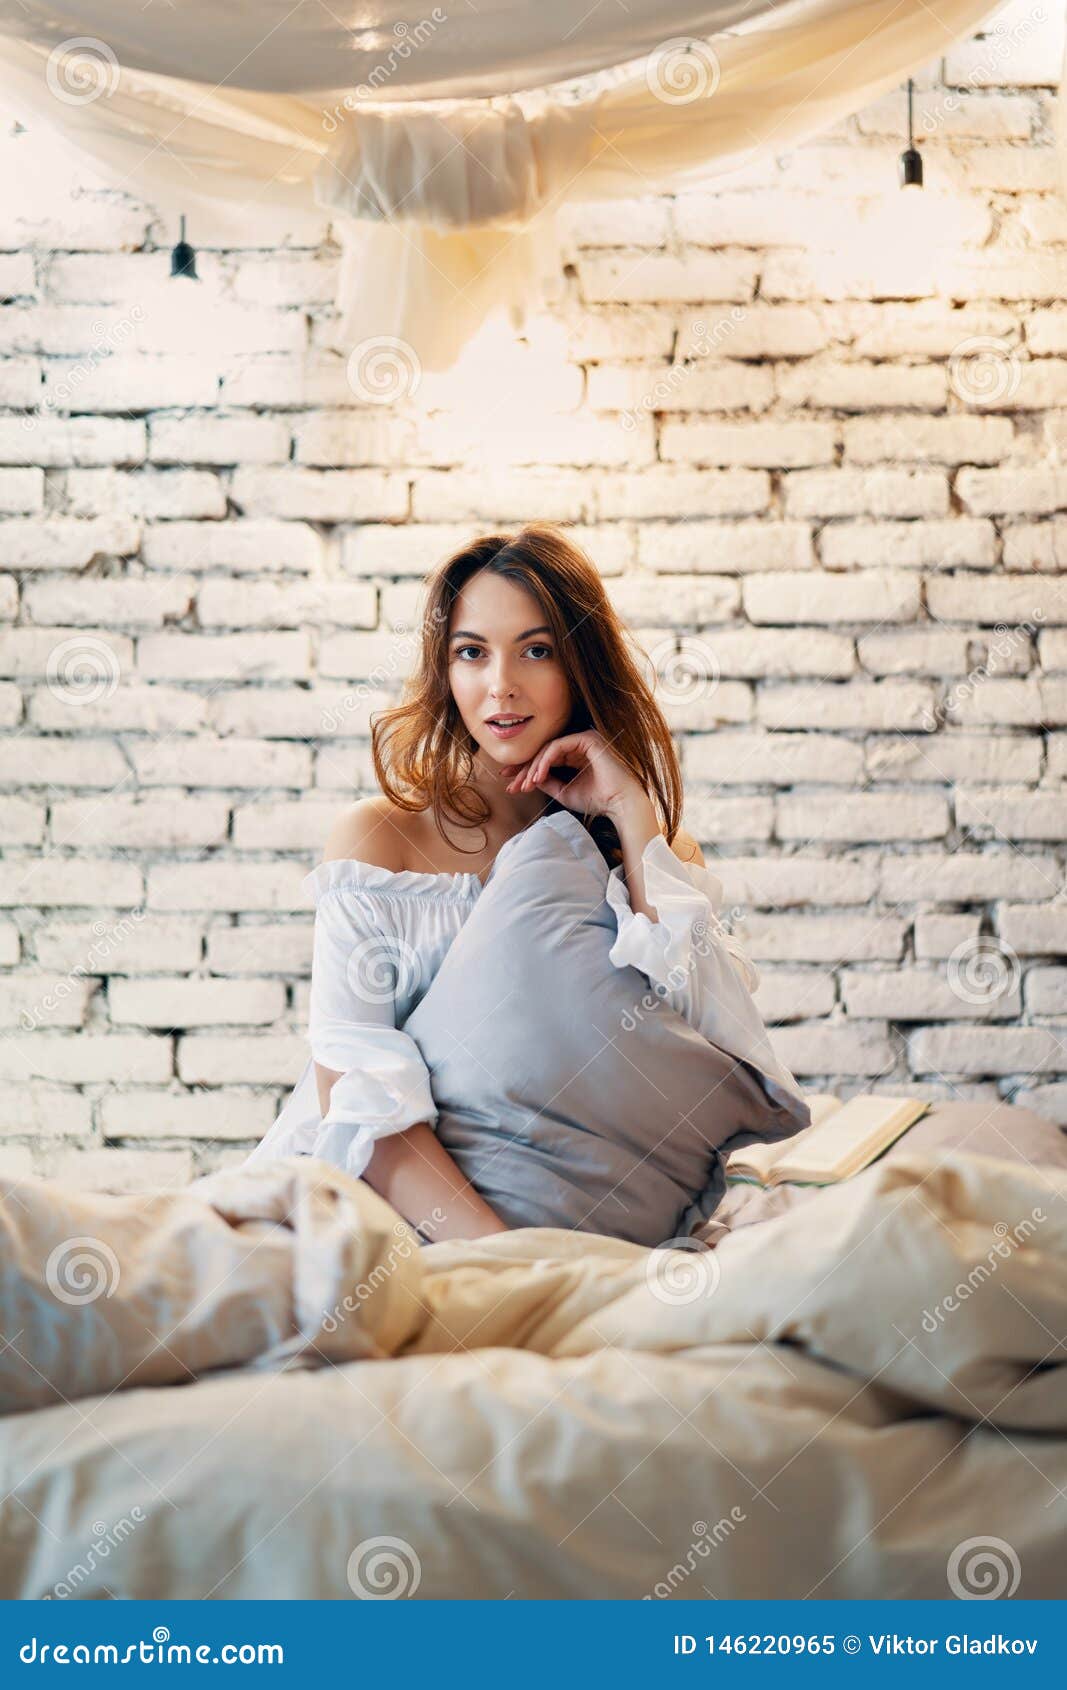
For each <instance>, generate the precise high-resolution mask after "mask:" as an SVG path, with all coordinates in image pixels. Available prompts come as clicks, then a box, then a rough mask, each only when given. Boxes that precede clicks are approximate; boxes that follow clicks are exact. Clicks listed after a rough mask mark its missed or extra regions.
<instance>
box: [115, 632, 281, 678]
mask: <svg viewBox="0 0 1067 1690" xmlns="http://www.w3.org/2000/svg"><path fill="white" fill-rule="evenodd" d="M137 667H138V670H139V671H140V673H141V676H142V677H143V678H144V679H146V680H175V681H179V680H180V681H214V680H224V681H234V680H257V681H284V680H305V679H307V677H308V676H309V675H310V673H311V647H310V643H309V640H308V636H307V634H306V633H304V632H300V633H275V632H270V633H256V634H255V635H245V634H204V635H199V634H185V633H174V634H168V633H164V634H148V635H146V636H145V637H144V638H143V639H142V640H139V641H138V645H137Z"/></svg>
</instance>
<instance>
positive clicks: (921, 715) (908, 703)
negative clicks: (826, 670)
mask: <svg viewBox="0 0 1067 1690" xmlns="http://www.w3.org/2000/svg"><path fill="white" fill-rule="evenodd" d="M933 704H934V692H933V689H932V688H931V687H928V686H924V685H923V684H922V683H921V682H918V681H895V680H889V681H867V680H856V681H850V682H849V683H848V684H847V685H845V686H840V685H837V684H836V683H826V684H811V685H803V684H801V685H798V686H774V687H761V688H760V692H759V696H758V698H757V700H756V717H757V720H758V721H759V722H760V724H761V726H763V727H765V728H792V729H796V728H819V729H822V730H824V731H825V730H827V729H835V728H901V729H909V728H911V729H917V730H920V731H922V730H924V728H925V726H926V725H927V724H928V721H929V719H930V718H931V717H932V712H933Z"/></svg>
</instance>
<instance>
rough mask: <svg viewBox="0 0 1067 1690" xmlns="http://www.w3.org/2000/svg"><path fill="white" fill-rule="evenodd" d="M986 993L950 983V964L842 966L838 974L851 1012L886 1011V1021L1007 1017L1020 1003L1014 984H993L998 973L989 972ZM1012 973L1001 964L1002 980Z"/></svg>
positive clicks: (859, 1014)
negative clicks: (876, 968)
mask: <svg viewBox="0 0 1067 1690" xmlns="http://www.w3.org/2000/svg"><path fill="white" fill-rule="evenodd" d="M992 979H993V982H994V984H991V985H990V986H989V987H988V996H987V997H986V996H983V997H980V998H979V997H977V996H976V997H975V1001H973V1002H972V1001H970V997H969V995H968V994H966V993H965V992H962V991H961V990H959V989H958V988H957V989H955V990H954V989H953V983H952V971H951V969H950V970H949V972H948V975H947V976H946V974H945V972H944V971H943V970H941V969H928V968H894V969H893V970H892V971H891V972H888V973H875V972H873V971H871V972H868V971H866V970H863V969H852V968H846V969H845V970H844V971H843V973H842V975H841V994H842V1001H843V1003H844V1006H845V1013H846V1014H847V1015H849V1016H857V1017H862V1016H867V1017H868V1018H871V1019H873V1018H875V1017H877V1016H884V1017H885V1019H886V1020H888V1021H958V1020H960V1019H972V1020H975V1021H1006V1020H1010V1019H1012V1018H1013V1017H1014V1016H1017V1015H1018V1014H1019V1013H1020V1011H1021V1008H1022V995H1021V993H1020V991H1019V988H1018V986H1016V987H1015V989H1014V990H1010V989H1004V990H999V989H997V988H998V987H999V986H1000V984H1001V980H1000V976H999V975H995V974H994V975H993V976H992ZM1009 981H1010V974H1009V973H1008V971H1007V970H1005V974H1004V980H1003V984H1004V986H1005V987H1007V985H1008V982H1009Z"/></svg>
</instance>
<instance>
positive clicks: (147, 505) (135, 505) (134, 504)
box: [66, 469, 226, 522]
mask: <svg viewBox="0 0 1067 1690" xmlns="http://www.w3.org/2000/svg"><path fill="white" fill-rule="evenodd" d="M66 495H67V507H68V509H69V511H70V514H71V515H72V516H138V517H144V518H146V519H147V520H148V521H150V522H152V521H173V520H175V519H177V518H181V517H221V516H225V515H226V494H225V491H224V490H223V486H222V483H221V481H220V480H219V478H218V476H217V475H212V474H210V473H209V472H208V471H207V470H182V469H178V470H175V469H164V470H158V469H157V470H152V469H148V470H134V471H127V470H118V469H70V470H68V471H67V474H66Z"/></svg>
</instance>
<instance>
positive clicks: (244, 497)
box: [230, 467, 408, 522]
mask: <svg viewBox="0 0 1067 1690" xmlns="http://www.w3.org/2000/svg"><path fill="white" fill-rule="evenodd" d="M230 497H231V499H232V501H233V503H234V505H235V506H236V507H237V509H238V510H239V511H241V512H242V513H243V512H244V511H245V510H246V509H247V510H250V511H252V512H254V513H255V515H256V517H265V516H268V517H269V516H273V517H282V518H285V519H286V520H290V519H292V518H294V517H295V518H297V519H304V518H306V519H308V520H310V521H313V522H364V521H367V520H369V519H370V520H376V521H379V522H384V521H388V520H389V519H393V520H397V521H398V520H399V519H400V518H402V517H404V516H406V515H407V507H408V493H407V486H406V483H405V482H404V480H403V479H402V478H401V477H399V476H390V475H386V474H384V473H382V472H381V471H380V470H358V469H337V470H330V469H302V468H301V469H298V468H293V467H290V468H281V469H277V468H272V469H236V470H234V473H233V482H232V485H231V488H230Z"/></svg>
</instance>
